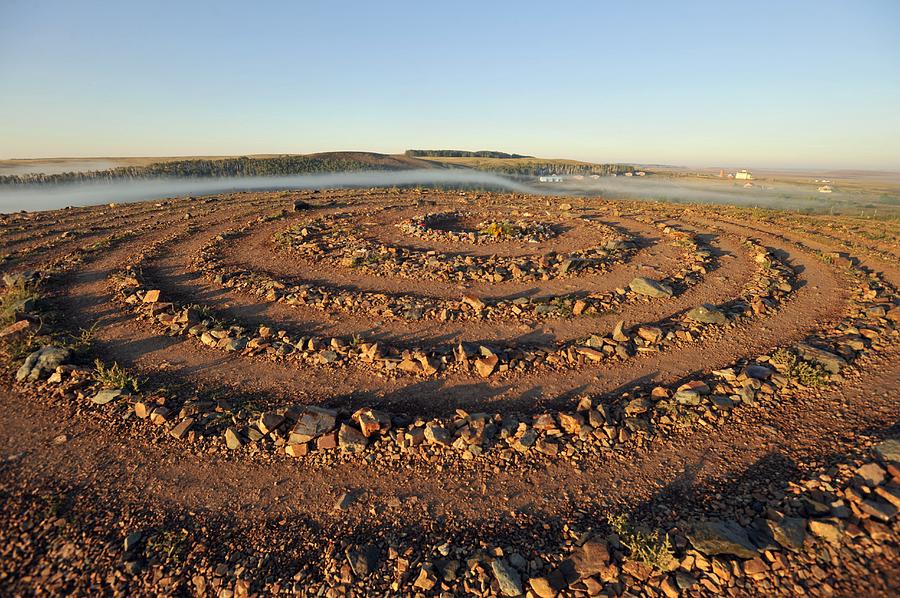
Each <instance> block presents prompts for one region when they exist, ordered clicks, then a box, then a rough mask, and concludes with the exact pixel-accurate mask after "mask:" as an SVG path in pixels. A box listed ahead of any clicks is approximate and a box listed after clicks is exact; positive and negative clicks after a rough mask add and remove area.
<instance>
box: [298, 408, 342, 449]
mask: <svg viewBox="0 0 900 598" xmlns="http://www.w3.org/2000/svg"><path fill="white" fill-rule="evenodd" d="M336 422H337V411H334V410H333V409H323V408H321V407H313V406H310V407H305V408H304V413H303V414H302V415H301V416H300V417H299V419H298V420H297V423H296V424H295V425H294V429H293V430H291V435H290V440H291V442H298V443H299V442H309V441H310V440H313V439H315V438H316V437H318V436H321V435H323V434H325V433H326V432H330V431H331V430H333V429H334V427H335V425H336Z"/></svg>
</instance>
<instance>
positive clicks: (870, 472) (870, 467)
mask: <svg viewBox="0 0 900 598" xmlns="http://www.w3.org/2000/svg"><path fill="white" fill-rule="evenodd" d="M886 473H887V472H885V471H884V469H882V468H881V466H880V465H878V463H866V464H865V465H862V466H860V467H859V468H858V469H857V470H856V475H858V476H859V477H860V478H861V479H862V480H863V481H864V482H865V483H866V485H867V486H869V487H871V488H874V487H875V486H880V485H881V483H882V482H883V481H884V477H885V475H886Z"/></svg>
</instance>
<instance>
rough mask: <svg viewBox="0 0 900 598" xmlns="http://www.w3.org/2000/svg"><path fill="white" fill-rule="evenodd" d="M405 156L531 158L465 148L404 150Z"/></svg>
mask: <svg viewBox="0 0 900 598" xmlns="http://www.w3.org/2000/svg"><path fill="white" fill-rule="evenodd" d="M406 156H407V157H409V158H531V157H532V156H523V155H522V154H507V153H505V152H495V151H490V150H481V151H477V152H468V151H466V150H421V149H411V150H406Z"/></svg>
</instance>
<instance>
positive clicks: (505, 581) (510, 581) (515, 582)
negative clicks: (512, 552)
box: [491, 559, 525, 596]
mask: <svg viewBox="0 0 900 598" xmlns="http://www.w3.org/2000/svg"><path fill="white" fill-rule="evenodd" d="M491 569H493V571H494V577H496V578H497V583H499V584H500V593H501V594H503V595H504V596H521V595H522V594H523V593H524V591H525V590H524V589H523V588H522V578H521V577H520V576H519V572H518V571H516V570H515V569H514V568H513V567H512V565H510V564H509V563H507V562H506V561H504V560H502V559H494V561H493V562H492V563H491Z"/></svg>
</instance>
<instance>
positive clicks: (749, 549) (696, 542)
mask: <svg viewBox="0 0 900 598" xmlns="http://www.w3.org/2000/svg"><path fill="white" fill-rule="evenodd" d="M687 537H688V539H689V540H690V541H691V544H692V545H693V546H694V548H696V549H697V550H698V551H699V552H701V553H702V554H705V555H719V554H730V555H733V556H736V557H740V558H745V559H752V558H754V557H755V556H757V550H756V546H754V544H753V542H751V541H750V538H749V537H748V536H747V532H746V530H744V528H742V527H741V526H740V525H739V524H738V523H737V522H736V521H719V522H717V521H703V522H699V523H695V524H694V526H693V529H692V531H691V533H689V534H687Z"/></svg>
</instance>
